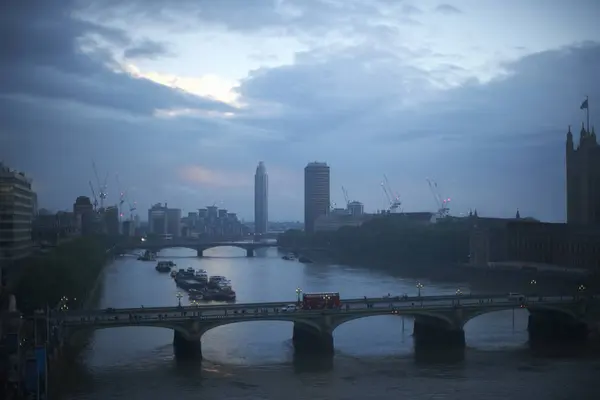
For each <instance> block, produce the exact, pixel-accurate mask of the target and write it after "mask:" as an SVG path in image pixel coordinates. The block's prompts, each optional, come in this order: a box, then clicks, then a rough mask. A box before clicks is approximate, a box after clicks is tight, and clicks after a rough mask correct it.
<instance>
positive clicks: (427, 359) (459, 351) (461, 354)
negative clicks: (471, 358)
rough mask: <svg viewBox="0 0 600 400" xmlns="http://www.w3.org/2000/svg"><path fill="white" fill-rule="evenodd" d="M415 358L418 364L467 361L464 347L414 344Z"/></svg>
mask: <svg viewBox="0 0 600 400" xmlns="http://www.w3.org/2000/svg"><path fill="white" fill-rule="evenodd" d="M413 349H414V353H413V354H414V360H415V363H416V364H417V365H421V366H423V365H459V364H462V363H463V361H465V354H466V352H465V349H464V348H446V349H432V348H431V347H427V346H418V345H416V344H415V346H414V348H413Z"/></svg>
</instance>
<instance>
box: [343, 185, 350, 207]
mask: <svg viewBox="0 0 600 400" xmlns="http://www.w3.org/2000/svg"><path fill="white" fill-rule="evenodd" d="M342 193H344V200H346V207H348V204H350V197H349V196H348V191H347V190H346V188H345V187H343V186H342Z"/></svg>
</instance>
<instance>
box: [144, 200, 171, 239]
mask: <svg viewBox="0 0 600 400" xmlns="http://www.w3.org/2000/svg"><path fill="white" fill-rule="evenodd" d="M148 232H149V233H154V234H157V235H164V234H166V233H167V207H166V204H165V205H164V206H163V205H162V204H161V203H156V204H154V205H153V206H152V207H151V208H150V209H149V210H148Z"/></svg>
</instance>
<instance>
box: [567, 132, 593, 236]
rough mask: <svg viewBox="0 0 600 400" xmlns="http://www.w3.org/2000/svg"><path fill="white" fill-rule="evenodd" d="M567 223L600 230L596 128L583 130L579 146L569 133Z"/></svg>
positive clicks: (580, 134)
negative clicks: (598, 227)
mask: <svg viewBox="0 0 600 400" xmlns="http://www.w3.org/2000/svg"><path fill="white" fill-rule="evenodd" d="M566 167H567V174H566V177H567V222H568V223H569V224H579V225H598V226H600V146H598V142H597V141H596V133H595V131H594V128H592V129H591V131H590V132H588V131H586V129H585V127H584V126H583V124H582V126H581V131H580V133H579V143H578V144H577V146H576V145H575V143H574V140H573V133H571V127H569V131H568V132H567V143H566Z"/></svg>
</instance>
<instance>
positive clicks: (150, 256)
mask: <svg viewBox="0 0 600 400" xmlns="http://www.w3.org/2000/svg"><path fill="white" fill-rule="evenodd" d="M138 260H140V261H156V253H155V252H153V251H150V250H146V251H145V252H144V254H142V255H141V256H139V257H138Z"/></svg>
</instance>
